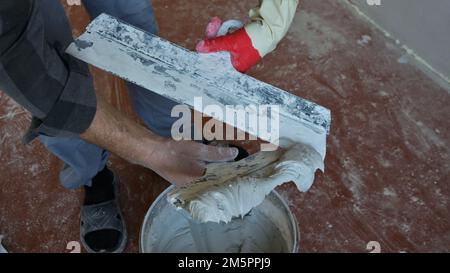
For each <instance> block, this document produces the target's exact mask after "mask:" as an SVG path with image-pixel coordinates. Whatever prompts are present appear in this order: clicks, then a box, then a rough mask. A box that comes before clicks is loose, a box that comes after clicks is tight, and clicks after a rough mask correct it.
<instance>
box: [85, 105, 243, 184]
mask: <svg viewBox="0 0 450 273" xmlns="http://www.w3.org/2000/svg"><path fill="white" fill-rule="evenodd" d="M80 136H81V138H82V139H84V140H86V141H88V142H90V143H94V144H96V145H98V146H100V147H102V148H104V149H106V150H108V151H111V152H113V153H115V154H117V155H118V156H120V157H122V158H124V159H125V160H127V161H129V162H132V163H135V164H139V165H142V166H144V167H147V168H150V169H152V170H154V171H155V172H157V173H158V174H159V175H161V176H162V177H163V178H165V179H166V180H168V181H169V182H171V183H174V184H176V185H178V186H182V185H184V184H186V183H188V182H190V181H192V180H193V179H194V178H197V177H200V176H202V175H203V173H204V170H205V164H206V163H207V162H223V161H230V160H233V159H234V158H235V157H236V156H237V153H238V150H237V149H235V148H221V147H214V146H207V145H204V144H200V143H197V142H193V141H174V140H172V139H169V138H163V137H160V136H157V135H155V134H154V133H152V132H151V131H149V130H148V129H146V128H145V127H143V126H141V125H139V124H137V123H136V122H134V121H133V120H131V119H129V118H127V117H126V116H125V115H123V114H122V113H120V112H119V111H117V110H116V109H115V108H114V107H112V106H111V105H110V104H109V103H107V102H106V101H105V99H104V98H103V97H101V96H97V112H96V114H95V117H94V120H93V121H92V123H91V126H90V127H89V128H88V130H87V131H86V132H84V133H82V134H81V135H80Z"/></svg>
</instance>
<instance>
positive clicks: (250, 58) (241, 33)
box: [196, 17, 261, 72]
mask: <svg viewBox="0 0 450 273" xmlns="http://www.w3.org/2000/svg"><path fill="white" fill-rule="evenodd" d="M221 24H222V22H221V21H220V19H219V18H217V17H214V18H212V20H211V22H210V23H209V24H208V26H207V27H206V37H207V38H206V39H205V40H203V41H200V42H199V43H198V44H197V46H196V50H197V52H200V53H211V52H219V51H227V52H229V53H230V54H231V63H232V64H233V66H234V68H236V70H238V71H240V72H246V71H247V70H249V69H250V68H251V67H252V66H254V65H256V64H257V63H258V62H259V61H260V60H261V56H260V54H259V52H258V50H256V49H255V48H254V47H253V44H252V40H251V39H250V37H249V36H248V34H247V32H246V31H245V28H241V29H238V30H236V31H234V32H233V33H230V34H227V35H225V36H221V37H215V36H216V34H217V31H218V29H219V28H220V26H221Z"/></svg>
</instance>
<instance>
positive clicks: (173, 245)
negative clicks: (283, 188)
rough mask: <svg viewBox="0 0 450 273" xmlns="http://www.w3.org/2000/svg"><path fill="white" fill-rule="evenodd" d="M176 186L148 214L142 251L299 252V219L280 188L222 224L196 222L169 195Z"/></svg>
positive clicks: (160, 197)
mask: <svg viewBox="0 0 450 273" xmlns="http://www.w3.org/2000/svg"><path fill="white" fill-rule="evenodd" d="M172 187H173V186H171V187H169V188H167V189H166V190H165V191H164V192H162V193H161V194H160V195H159V196H158V198H156V200H155V202H154V203H153V204H152V205H151V207H150V209H149V210H148V212H147V214H146V216H145V218H144V222H143V224H142V227H141V233H140V242H139V244H140V251H141V252H143V253H151V252H153V253H155V252H156V253H163V252H178V253H189V252H190V253H192V252H203V253H206V252H222V253H224V252H225V253H233V252H260V253H261V252H263V253H264V252H265V253H273V252H298V250H299V246H298V242H299V231H298V225H297V220H296V219H295V216H294V215H293V214H292V212H291V211H290V209H289V207H288V205H287V204H286V203H285V201H284V200H283V199H282V197H281V196H280V195H279V194H278V193H277V192H276V191H272V192H271V193H270V194H269V195H268V196H267V197H266V199H265V200H264V202H263V203H261V204H260V205H259V206H257V207H255V208H253V209H252V211H251V212H250V213H249V214H248V215H246V216H245V217H243V218H237V219H233V220H232V221H231V222H230V223H227V224H224V223H220V224H219V223H195V222H193V220H192V219H189V218H188V217H186V213H185V212H184V213H183V212H182V211H180V210H177V209H176V208H174V207H173V206H172V205H171V204H169V202H168V201H167V199H166V194H167V193H168V192H169V191H170V190H171V189H172ZM240 229H241V230H240Z"/></svg>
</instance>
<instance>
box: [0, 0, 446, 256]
mask: <svg viewBox="0 0 450 273" xmlns="http://www.w3.org/2000/svg"><path fill="white" fill-rule="evenodd" d="M301 3H302V4H301V7H300V9H299V10H298V12H297V16H296V18H295V21H294V23H293V25H292V27H291V30H290V31H289V33H288V35H287V37H286V38H285V39H284V40H283V42H282V43H281V44H280V45H279V47H278V49H277V51H276V52H275V53H273V54H270V55H269V56H267V57H266V58H265V59H264V60H263V62H262V63H261V64H260V65H258V66H257V67H256V68H254V69H253V70H252V71H251V72H250V74H251V75H252V76H254V77H256V78H258V79H260V80H263V81H266V82H268V83H271V84H274V85H276V86H279V87H281V88H283V89H285V90H289V91H291V92H292V93H294V94H296V95H298V96H301V97H303V98H306V99H310V100H312V101H315V102H317V103H319V104H321V105H324V106H326V107H328V108H330V109H331V111H332V116H333V124H332V130H331V134H330V136H329V138H328V147H327V157H326V162H325V166H326V170H325V173H324V174H321V173H320V174H318V175H317V178H316V181H315V183H314V185H313V187H312V189H311V190H310V191H309V192H307V193H304V194H301V193H299V192H297V191H296V190H295V187H294V186H293V185H292V184H287V185H285V186H282V187H281V188H280V189H279V191H280V192H281V193H282V195H283V196H284V197H285V198H286V199H287V200H288V202H289V204H290V206H291V208H292V210H293V211H294V213H295V215H296V217H297V219H298V221H299V226H300V232H301V240H300V247H301V252H368V251H367V250H366V245H367V243H368V242H369V241H378V242H379V243H380V244H381V251H383V252H438V251H444V252H448V251H449V250H450V217H449V215H450V207H449V196H450V189H449V181H450V179H449V171H450V167H449V139H450V127H449V123H448V120H449V119H450V110H449V107H448V105H449V104H450V96H449V93H448V91H446V90H445V89H443V88H442V87H440V86H439V85H437V84H436V83H435V82H433V81H432V80H430V79H429V78H428V77H427V76H425V74H424V73H422V72H421V71H420V70H418V69H417V68H416V67H415V66H413V65H411V64H409V63H406V64H405V63H403V62H399V61H398V60H399V58H400V57H401V56H402V55H403V52H402V51H400V50H399V49H398V48H397V47H396V46H395V44H394V43H392V42H391V41H389V40H387V39H386V38H385V37H384V36H383V35H382V34H381V33H380V32H378V31H376V30H374V29H373V28H371V27H370V26H369V25H367V24H366V23H365V22H364V21H362V20H360V19H359V18H357V17H355V16H354V15H353V14H352V13H350V12H349V11H348V10H347V9H345V8H344V7H343V6H341V5H340V4H339V3H338V2H337V1H334V0H324V1H314V0H304V1H301ZM256 4H257V1H256V0H252V1H225V0H220V1H219V0H197V1H181V0H172V1H163V0H154V7H155V10H156V15H157V18H158V22H159V25H160V32H161V36H163V37H164V38H167V39H169V40H171V41H173V42H176V43H178V44H180V45H182V46H185V47H187V48H191V49H192V48H193V47H194V45H195V44H196V41H197V40H198V39H199V38H200V37H202V35H203V29H204V26H205V24H206V22H207V21H208V19H209V18H210V17H211V16H215V15H217V16H219V17H221V18H225V19H227V18H241V19H245V18H247V17H246V16H247V11H248V9H249V8H251V7H253V6H255V5H256ZM66 10H67V12H68V14H69V16H70V20H71V22H72V24H73V27H74V34H75V35H78V34H80V33H81V32H82V31H83V29H84V27H85V25H86V24H87V23H88V18H87V16H86V14H85V12H84V11H83V9H82V8H81V7H66ZM363 35H368V36H370V37H371V40H370V41H368V42H367V43H365V44H364V43H358V42H357V41H358V40H360V39H361V37H362V36H363ZM92 71H93V73H94V76H95V83H96V87H97V90H98V92H100V93H102V94H104V95H105V96H107V97H108V98H109V99H110V101H111V102H112V103H113V104H114V105H115V106H117V108H118V109H120V110H121V111H123V112H124V113H126V114H129V115H133V116H135V115H134V113H133V110H132V108H131V106H130V102H129V98H128V95H127V92H126V91H125V88H124V84H123V83H122V81H120V80H118V79H116V78H114V77H112V76H110V75H107V74H106V73H104V72H101V71H99V70H97V69H92ZM28 120H29V115H28V114H27V113H26V112H25V111H24V110H23V109H22V108H21V107H20V106H18V105H17V104H16V103H14V102H13V101H12V100H11V99H9V98H8V97H7V96H6V95H5V94H3V93H0V132H1V133H0V145H1V148H0V174H1V178H0V234H5V235H6V237H5V240H4V244H5V245H6V246H7V248H8V249H9V250H10V251H11V252H68V250H66V245H67V243H68V242H69V241H77V240H79V209H80V204H81V203H82V192H81V191H80V190H78V191H68V190H65V189H64V188H62V186H61V185H60V184H59V182H58V170H59V169H60V167H61V165H62V164H61V162H60V161H59V160H58V159H56V158H55V157H54V156H52V155H50V154H49V153H48V152H47V151H46V150H45V149H44V148H43V146H42V145H41V144H40V143H39V142H34V143H33V144H32V145H29V146H24V145H22V144H21V142H20V139H21V134H22V132H23V131H24V130H25V129H26V128H27V126H28ZM110 165H111V167H112V168H113V169H114V170H115V171H116V172H117V173H118V174H119V176H120V178H121V180H122V188H121V202H122V204H123V209H124V215H125V219H126V221H127V225H128V231H129V244H128V247H127V251H128V252H136V251H138V235H139V229H140V224H141V222H142V219H143V217H144V215H145V212H146V211H147V209H148V207H149V206H150V205H151V203H152V202H153V200H154V199H155V198H156V196H157V195H158V194H159V193H160V192H161V191H163V189H164V188H166V187H167V186H168V185H169V184H168V183H167V182H166V181H164V180H163V179H161V178H160V177H158V176H157V175H156V174H154V173H153V172H152V171H151V170H147V169H144V168H142V167H138V166H133V165H131V164H129V163H127V162H124V161H123V160H121V159H120V158H117V157H113V158H112V160H111V162H110Z"/></svg>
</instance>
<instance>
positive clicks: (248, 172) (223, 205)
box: [168, 143, 324, 223]
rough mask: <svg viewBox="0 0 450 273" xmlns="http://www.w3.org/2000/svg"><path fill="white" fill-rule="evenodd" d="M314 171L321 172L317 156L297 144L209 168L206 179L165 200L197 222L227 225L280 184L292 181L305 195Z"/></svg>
mask: <svg viewBox="0 0 450 273" xmlns="http://www.w3.org/2000/svg"><path fill="white" fill-rule="evenodd" d="M317 169H320V170H322V171H323V170H324V165H323V159H322V157H321V155H320V154H319V153H318V152H317V151H316V150H315V149H314V148H312V147H311V146H309V145H305V144H300V143H297V144H294V145H292V146H291V147H290V148H287V149H285V150H283V151H275V152H259V153H257V154H256V155H254V156H251V157H249V158H247V159H245V160H243V162H241V163H239V162H237V163H222V164H215V165H211V166H209V167H208V168H207V173H206V175H205V176H206V178H203V179H200V180H199V181H195V182H194V183H193V184H192V185H190V186H188V187H185V188H179V189H175V190H173V191H172V192H169V194H168V200H169V202H170V203H172V204H173V205H175V206H176V207H179V208H183V209H185V210H186V211H187V212H189V213H190V215H191V216H192V218H193V219H195V220H198V221H200V222H225V223H227V222H230V221H231V220H232V218H233V217H238V216H241V217H242V216H244V215H245V214H247V213H248V212H249V211H250V210H251V209H252V208H254V207H256V206H258V205H259V204H261V203H262V202H263V201H264V199H265V197H266V195H267V194H269V193H270V192H271V191H272V190H273V189H274V188H275V187H277V186H279V185H281V184H283V183H286V182H289V181H293V182H294V183H295V184H296V185H297V188H298V190H299V191H302V192H305V191H307V190H308V189H309V188H310V187H311V185H312V183H313V181H314V174H315V171H316V170H317Z"/></svg>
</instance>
